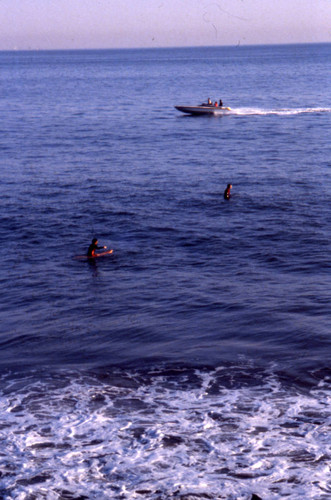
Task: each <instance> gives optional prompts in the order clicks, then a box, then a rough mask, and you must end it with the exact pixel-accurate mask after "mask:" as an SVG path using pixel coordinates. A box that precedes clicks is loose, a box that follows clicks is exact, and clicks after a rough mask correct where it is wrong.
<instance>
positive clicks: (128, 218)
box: [0, 45, 331, 499]
mask: <svg viewBox="0 0 331 500" xmlns="http://www.w3.org/2000/svg"><path fill="white" fill-rule="evenodd" d="M329 82H330V45H300V46H294V45H293V46H269V47H240V48H239V47H238V48H203V49H163V50H126V51H81V52H80V51H75V52H70V51H68V52H38V53H37V52H25V53H24V52H16V53H14V52H8V53H6V52H3V53H1V54H0V88H1V96H0V111H1V117H2V120H1V135H0V155H1V156H0V162H1V187H0V189H1V201H2V210H1V214H0V228H1V231H0V238H1V247H2V254H3V265H2V268H1V271H0V283H1V292H0V293H1V295H2V300H1V302H2V309H1V313H0V314H1V334H0V345H1V351H0V366H1V373H2V374H3V376H2V379H1V387H2V390H3V397H2V399H1V406H0V407H1V409H2V410H1V411H3V412H4V413H3V415H4V419H3V421H4V424H3V426H2V428H3V430H0V433H2V434H3V435H2V436H1V438H2V439H3V445H4V450H5V453H4V455H3V456H2V457H1V458H0V491H1V492H2V495H3V497H4V498H22V499H23V498H24V499H25V498H28V497H27V496H26V495H29V494H31V495H32V494H35V495H37V498H51V499H53V498H54V499H57V498H59V499H60V498H64V495H65V494H66V495H69V496H68V498H76V497H77V498H78V497H79V495H85V496H86V497H87V498H98V499H100V498H144V497H145V498H152V499H156V498H158V499H159V498H162V499H168V498H175V497H176V495H177V496H178V495H182V497H181V498H185V499H186V498H187V499H188V498H193V499H194V498H199V495H200V498H201V497H202V496H203V495H210V498H233V499H239V498H240V499H241V498H242V499H246V498H250V496H251V494H252V493H254V492H255V493H256V494H259V495H260V496H261V497H263V498H267V499H270V498H272V499H273V498H280V497H283V496H287V497H288V498H316V499H317V498H318V499H320V498H330V495H331V485H330V483H329V482H328V481H329V480H328V479H327V472H326V463H327V459H328V457H329V453H330V449H329V444H330V442H329V440H328V439H327V438H326V436H327V434H326V425H327V423H328V422H329V420H328V419H330V416H329V414H328V413H327V412H326V410H327V401H328V398H329V397H330V396H329V394H330V392H329V386H328V384H329V381H330V375H329V367H330V358H331V349H330V264H329V262H330V241H331V235H330V223H331V220H330V219H331V218H330V202H331V175H330V146H329V143H330V135H329V130H330V117H331V107H330V98H331V91H330V85H329ZM207 97H211V98H212V99H215V100H216V99H220V98H222V100H223V102H224V105H226V106H230V107H231V112H229V113H228V114H227V115H226V116H217V117H216V116H215V117H190V116H184V115H181V114H180V113H179V112H178V111H176V110H175V109H174V105H180V104H183V105H184V104H187V105H194V104H198V103H201V102H202V101H203V100H206V99H207ZM229 182H231V183H232V185H233V188H232V198H231V199H230V201H228V202H227V201H225V200H224V199H223V191H224V189H225V187H226V185H227V184H228V183H229ZM93 237H98V239H99V244H100V245H107V246H108V247H109V248H113V249H114V253H113V255H111V256H107V257H104V258H99V259H97V260H96V261H95V262H93V261H87V260H84V259H77V256H82V255H84V254H85V253H86V250H87V247H88V246H89V244H90V242H91V239H92V238H93ZM45 429H46V430H45ZM188 429H190V433H189V434H188ZM17 436H20V437H17ZM110 436H111V438H110ZM304 436H306V439H305V440H304V439H303V438H304ZM307 436H308V437H307ZM282 443H283V444H282ZM13 449H15V450H16V451H15V452H13V451H12V450H13ZM8 456H11V458H8ZM77 457H79V459H77ZM105 457H107V458H105ZM235 457H237V458H235ZM78 463H80V464H81V465H80V466H79V465H78ZM41 464H43V465H41ZM132 467H133V469H132ZM293 471H294V472H293ZM1 484H2V486H1ZM1 487H2V489H1ZM45 492H47V493H45ZM65 492H67V493H65ZM38 495H39V496H38ZM42 495H44V496H42ZM45 495H46V496H45ZM47 495H48V496H47ZM61 495H62V496H61ZM70 495H71V496H70ZM75 495H76V496H75ZM185 495H186V496H185ZM189 495H191V496H189ZM192 495H193V496H192ZM194 495H195V496H194ZM222 495H224V496H222ZM65 498H67V497H65Z"/></svg>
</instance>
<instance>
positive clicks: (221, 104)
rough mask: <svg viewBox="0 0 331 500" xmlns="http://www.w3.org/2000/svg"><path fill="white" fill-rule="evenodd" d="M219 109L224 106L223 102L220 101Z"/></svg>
mask: <svg viewBox="0 0 331 500" xmlns="http://www.w3.org/2000/svg"><path fill="white" fill-rule="evenodd" d="M218 105H219V107H220V108H221V107H222V106H223V101H222V99H220V102H219V103H218Z"/></svg>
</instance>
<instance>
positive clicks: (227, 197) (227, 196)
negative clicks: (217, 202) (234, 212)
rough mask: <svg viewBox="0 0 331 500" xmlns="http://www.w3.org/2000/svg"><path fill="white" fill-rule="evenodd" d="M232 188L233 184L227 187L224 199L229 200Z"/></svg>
mask: <svg viewBox="0 0 331 500" xmlns="http://www.w3.org/2000/svg"><path fill="white" fill-rule="evenodd" d="M231 188H232V184H228V185H227V186H226V188H225V191H224V199H225V200H229V199H230V198H231V193H230V190H231Z"/></svg>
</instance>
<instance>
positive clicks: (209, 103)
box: [208, 97, 213, 106]
mask: <svg viewBox="0 0 331 500" xmlns="http://www.w3.org/2000/svg"><path fill="white" fill-rule="evenodd" d="M212 105H213V103H212V102H211V99H210V97H208V106H212Z"/></svg>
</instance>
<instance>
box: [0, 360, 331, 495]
mask: <svg viewBox="0 0 331 500" xmlns="http://www.w3.org/2000/svg"><path fill="white" fill-rule="evenodd" d="M327 382H328V379H327V377H324V378H321V380H320V381H319V383H317V384H316V385H315V386H314V387H311V388H306V389H303V390H298V388H296V389H295V388H293V386H291V385H287V384H286V382H284V381H282V379H281V377H279V376H276V375H274V374H272V373H269V374H268V373H267V372H258V371H256V370H254V368H247V367H241V368H240V367H238V368H237V370H236V369H232V370H229V369H228V368H226V367H222V368H219V369H216V370H201V369H200V370H193V369H178V370H176V369H169V370H154V371H153V370H151V371H149V372H147V373H145V374H144V373H141V372H140V373H139V372H124V371H119V370H118V371H115V372H114V371H113V372H111V373H102V374H90V375H88V374H87V375H86V374H85V375H82V374H77V373H76V374H74V373H71V374H69V373H60V374H58V375H57V376H53V377H51V376H49V377H48V379H46V380H44V381H43V382H41V381H40V380H39V381H38V380H37V379H35V378H34V377H33V376H32V377H31V378H30V380H29V378H26V380H25V381H24V379H23V378H22V379H20V378H19V377H18V378H15V377H14V378H13V377H11V378H10V379H8V380H5V379H3V380H2V386H3V391H2V395H1V398H0V407H1V412H2V415H3V419H2V423H1V430H0V439H1V443H2V451H1V455H0V468H1V471H2V472H1V474H2V475H1V476H0V477H1V482H0V494H1V498H4V499H12V498H14V499H19V500H21V499H22V500H23V499H26V498H30V496H27V495H31V498H38V499H39V498H47V499H62V498H66V499H72V500H73V499H76V498H93V499H94V498H97V499H100V500H101V499H109V498H114V499H115V498H118V499H138V498H140V499H141V498H148V499H152V500H160V499H161V500H166V499H170V498H181V499H185V500H189V499H192V500H193V499H197V498H212V499H227V500H230V499H233V500H234V499H236V500H240V499H242V500H248V499H251V497H252V495H253V493H254V494H255V495H258V496H259V497H260V498H262V499H268V500H272V499H279V498H285V497H286V498H290V499H299V498H300V499H302V498H310V499H319V500H321V499H325V500H326V499H327V498H330V495H331V483H330V476H329V467H328V461H329V460H330V447H329V446H330V441H329V436H330V393H329V392H328V385H327ZM34 495H36V496H34Z"/></svg>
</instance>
